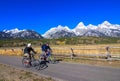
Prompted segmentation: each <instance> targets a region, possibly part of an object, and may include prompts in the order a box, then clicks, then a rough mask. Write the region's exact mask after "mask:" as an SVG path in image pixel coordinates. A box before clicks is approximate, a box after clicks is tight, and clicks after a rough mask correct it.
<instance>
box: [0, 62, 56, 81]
mask: <svg viewBox="0 0 120 81" xmlns="http://www.w3.org/2000/svg"><path fill="white" fill-rule="evenodd" d="M0 81H55V80H53V79H52V78H51V77H43V76H40V75H37V74H34V73H32V72H28V71H25V70H21V69H17V68H14V67H11V66H9V65H3V64H0Z"/></svg>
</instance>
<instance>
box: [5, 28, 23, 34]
mask: <svg viewBox="0 0 120 81" xmlns="http://www.w3.org/2000/svg"><path fill="white" fill-rule="evenodd" d="M22 31H25V30H19V29H18V28H15V29H11V30H3V32H5V33H11V34H15V33H19V32H22Z"/></svg>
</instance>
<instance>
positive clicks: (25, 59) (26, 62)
mask: <svg viewBox="0 0 120 81" xmlns="http://www.w3.org/2000/svg"><path fill="white" fill-rule="evenodd" d="M22 65H23V66H24V67H25V68H29V67H30V62H29V59H27V58H23V59H22Z"/></svg>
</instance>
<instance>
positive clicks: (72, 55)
mask: <svg viewBox="0 0 120 81" xmlns="http://www.w3.org/2000/svg"><path fill="white" fill-rule="evenodd" d="M71 52H72V54H71V59H73V57H74V56H75V55H74V51H73V49H72V48H71Z"/></svg>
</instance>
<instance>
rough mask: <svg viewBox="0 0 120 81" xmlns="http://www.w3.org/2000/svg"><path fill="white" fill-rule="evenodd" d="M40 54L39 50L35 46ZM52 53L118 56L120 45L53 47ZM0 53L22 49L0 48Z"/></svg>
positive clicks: (19, 51) (15, 53)
mask: <svg viewBox="0 0 120 81" xmlns="http://www.w3.org/2000/svg"><path fill="white" fill-rule="evenodd" d="M35 50H36V51H37V52H38V53H39V54H41V53H42V52H41V50H40V49H38V48H35ZM52 50H53V54H54V55H56V56H64V57H71V58H73V57H74V56H77V57H80V56H88V57H107V58H109V57H116V58H120V47H112V46H111V47H110V46H109V47H108V46H107V47H102V48H53V49H52ZM0 54H3V55H4V54H8V55H23V49H22V48H21V49H20V48H17V49H13V48H12V49H0Z"/></svg>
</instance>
